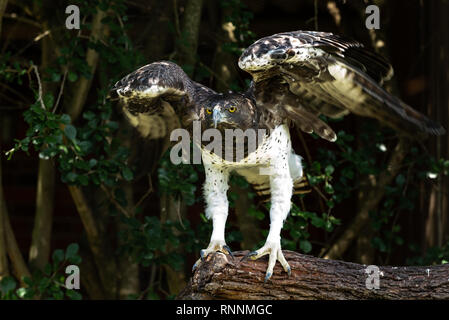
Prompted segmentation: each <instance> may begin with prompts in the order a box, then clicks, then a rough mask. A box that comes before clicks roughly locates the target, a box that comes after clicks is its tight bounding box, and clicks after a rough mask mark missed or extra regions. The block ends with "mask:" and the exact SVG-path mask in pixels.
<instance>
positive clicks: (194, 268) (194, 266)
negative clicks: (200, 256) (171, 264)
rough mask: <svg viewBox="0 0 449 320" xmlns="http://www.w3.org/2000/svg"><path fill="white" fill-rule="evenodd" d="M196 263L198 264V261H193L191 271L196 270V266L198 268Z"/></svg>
mask: <svg viewBox="0 0 449 320" xmlns="http://www.w3.org/2000/svg"><path fill="white" fill-rule="evenodd" d="M198 265H199V263H198V261H197V262H195V264H194V265H193V267H192V272H194V271H195V270H196V268H198Z"/></svg>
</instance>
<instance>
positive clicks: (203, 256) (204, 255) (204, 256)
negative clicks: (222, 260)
mask: <svg viewBox="0 0 449 320" xmlns="http://www.w3.org/2000/svg"><path fill="white" fill-rule="evenodd" d="M200 256H201V260H204V258H206V256H207V255H206V253H205V252H204V250H201V251H200Z"/></svg>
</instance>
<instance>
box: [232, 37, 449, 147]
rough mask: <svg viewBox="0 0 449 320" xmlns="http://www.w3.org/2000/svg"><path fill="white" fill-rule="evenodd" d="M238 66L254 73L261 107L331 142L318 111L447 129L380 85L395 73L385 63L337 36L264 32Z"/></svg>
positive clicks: (406, 128) (411, 127) (404, 128)
mask: <svg viewBox="0 0 449 320" xmlns="http://www.w3.org/2000/svg"><path fill="white" fill-rule="evenodd" d="M239 67H240V68H241V69H243V70H245V71H247V72H249V73H250V74H251V75H252V77H253V88H252V90H253V93H254V95H255V97H256V102H257V105H258V106H261V108H262V111H264V110H265V113H268V114H269V113H270V112H271V113H272V110H278V111H279V112H280V114H281V115H282V116H284V117H288V118H290V119H292V120H293V121H294V122H295V123H296V124H297V125H298V126H299V127H300V128H301V129H302V130H303V131H305V132H309V133H310V132H315V133H316V134H318V135H319V136H321V137H322V138H325V139H327V140H330V141H334V140H335V139H336V135H335V133H334V132H333V130H332V129H331V128H330V127H329V126H328V125H327V124H326V123H324V121H322V120H321V119H320V118H319V115H320V114H324V115H326V116H329V117H333V118H337V117H341V116H343V115H345V114H347V113H349V112H352V113H354V114H357V115H361V116H367V117H372V118H376V119H378V120H379V121H381V122H382V123H385V124H386V125H389V126H391V127H393V128H395V129H396V130H398V131H401V132H407V133H416V131H417V129H419V130H422V131H424V132H427V133H431V134H436V135H439V134H443V133H444V132H445V130H444V128H443V127H441V126H440V125H439V124H437V123H435V122H433V121H432V120H430V119H428V118H427V117H426V116H424V115H423V114H421V113H419V112H417V111H415V110H414V109H413V108H411V107H410V106H408V105H407V104H405V103H404V102H402V101H401V100H400V99H398V98H396V97H394V96H392V95H391V94H389V93H388V92H387V91H385V90H384V89H383V88H382V87H381V84H382V82H383V80H385V79H389V78H390V77H391V76H392V74H393V71H392V68H391V66H390V65H389V64H388V62H386V61H385V60H384V59H383V58H382V57H380V56H378V55H377V54H375V53H372V52H370V51H369V50H367V49H365V48H364V47H363V45H362V44H360V43H358V42H355V41H353V40H349V39H346V38H344V37H341V36H337V35H333V34H331V33H324V32H314V31H294V32H287V33H279V34H275V35H272V36H269V37H265V38H262V39H260V40H258V41H256V42H255V43H254V44H252V45H251V46H250V47H248V48H247V49H246V50H245V51H244V52H243V54H242V55H241V57H240V59H239Z"/></svg>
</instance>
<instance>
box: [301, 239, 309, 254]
mask: <svg viewBox="0 0 449 320" xmlns="http://www.w3.org/2000/svg"><path fill="white" fill-rule="evenodd" d="M299 248H300V249H301V250H302V251H303V252H304V253H309V252H310V251H312V244H311V243H310V242H309V241H307V240H301V241H300V242H299Z"/></svg>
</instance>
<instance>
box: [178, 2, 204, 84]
mask: <svg viewBox="0 0 449 320" xmlns="http://www.w3.org/2000/svg"><path fill="white" fill-rule="evenodd" d="M202 8H203V0H189V1H187V4H186V6H185V8H184V16H183V22H182V30H181V31H182V39H181V41H179V45H178V49H177V50H178V54H179V60H180V63H181V64H182V65H185V66H188V67H189V68H187V70H186V72H187V74H189V75H190V76H192V74H193V70H194V67H195V62H196V49H197V47H198V34H199V29H200V22H201V11H202Z"/></svg>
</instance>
